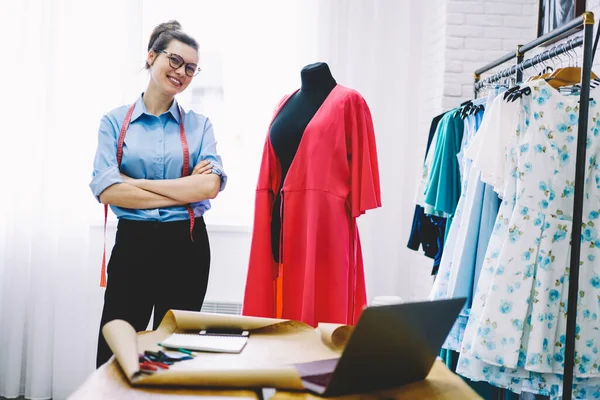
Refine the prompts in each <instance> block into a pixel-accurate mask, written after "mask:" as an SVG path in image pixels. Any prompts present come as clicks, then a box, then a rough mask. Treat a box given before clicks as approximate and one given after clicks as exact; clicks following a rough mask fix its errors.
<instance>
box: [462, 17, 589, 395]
mask: <svg viewBox="0 0 600 400" xmlns="http://www.w3.org/2000/svg"><path fill="white" fill-rule="evenodd" d="M581 29H583V35H582V36H579V37H577V38H575V39H574V40H570V41H569V42H568V43H566V44H565V43H563V44H561V45H558V46H556V47H554V48H553V49H552V50H548V51H545V52H543V53H542V54H540V55H537V56H534V57H533V58H531V59H529V60H526V61H523V58H524V55H525V53H526V52H528V51H530V50H532V49H535V48H536V47H538V46H540V45H543V44H545V43H548V42H549V41H551V40H557V39H562V38H564V37H567V36H570V35H572V34H573V33H574V32H576V31H579V30H581ZM593 33H594V14H593V13H591V12H585V13H583V14H582V15H581V16H579V17H577V18H575V19H573V20H572V21H571V22H569V23H567V24H565V25H563V26H561V27H559V28H557V29H555V30H553V31H551V32H549V33H547V34H545V35H543V36H540V37H539V38H537V39H535V40H533V41H531V42H529V43H527V44H525V45H523V46H518V47H517V50H516V52H512V53H508V54H506V55H504V56H503V57H500V58H498V59H497V60H495V61H493V62H491V63H489V64H487V65H485V66H483V67H481V68H479V69H477V70H475V82H474V85H473V87H474V92H475V93H474V96H475V98H477V92H478V91H479V90H480V89H481V88H483V87H484V86H485V85H486V84H489V83H493V82H497V81H499V80H501V79H503V78H508V77H512V76H514V77H515V78H516V80H517V82H521V81H522V78H523V75H522V73H523V70H524V69H526V68H530V67H533V66H535V65H537V64H540V63H541V62H543V61H545V60H548V59H550V58H552V57H555V56H557V55H560V54H563V53H565V52H567V51H569V50H571V49H573V48H575V47H579V46H583V63H582V67H581V91H580V99H579V104H580V107H579V122H578V129H577V153H576V159H575V163H576V164H575V195H574V200H573V202H574V203H573V230H572V232H571V255H570V276H569V296H568V307H567V332H566V344H565V367H564V378H563V400H571V399H572V385H573V366H574V362H575V328H576V319H577V296H578V291H579V261H580V251H581V223H582V213H583V197H584V196H583V195H584V192H583V189H584V188H583V186H584V183H585V161H586V141H587V131H588V114H589V113H588V112H589V101H590V75H591V70H592V61H593V54H594V52H595V48H596V46H597V42H596V43H595V44H594V43H593ZM515 58H516V64H515V65H513V66H512V67H510V68H507V69H505V70H502V71H500V72H498V73H496V74H495V75H492V76H491V77H489V78H486V79H485V80H483V81H481V80H480V76H481V74H483V73H485V72H487V71H489V70H491V69H493V68H495V67H497V66H499V65H501V64H504V63H505V62H508V61H511V60H513V59H515Z"/></svg>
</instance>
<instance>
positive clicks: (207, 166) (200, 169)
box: [192, 160, 212, 175]
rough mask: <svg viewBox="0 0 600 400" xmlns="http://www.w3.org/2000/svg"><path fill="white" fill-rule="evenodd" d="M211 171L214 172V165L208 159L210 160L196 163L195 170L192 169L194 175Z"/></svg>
mask: <svg viewBox="0 0 600 400" xmlns="http://www.w3.org/2000/svg"><path fill="white" fill-rule="evenodd" d="M211 173H212V165H211V163H210V161H208V160H204V161H200V162H199V163H198V164H196V166H195V167H194V170H193V171H192V175H201V174H211Z"/></svg>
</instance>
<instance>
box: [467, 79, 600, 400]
mask: <svg viewBox="0 0 600 400" xmlns="http://www.w3.org/2000/svg"><path fill="white" fill-rule="evenodd" d="M526 85H529V86H530V88H531V89H532V91H531V94H530V95H528V96H523V97H522V99H521V100H520V102H521V104H520V110H519V115H518V118H516V123H515V124H514V126H513V129H512V130H506V131H505V132H502V134H503V135H506V137H507V138H509V139H507V141H506V146H505V147H504V149H496V151H498V150H499V151H503V152H504V154H505V157H506V158H505V163H504V180H503V182H502V183H503V186H502V188H501V189H500V190H501V191H502V198H503V202H502V204H501V206H500V210H499V213H498V216H497V218H496V224H495V226H494V232H493V235H492V238H491V240H490V243H489V245H488V249H487V252H486V256H485V261H484V265H483V267H482V271H481V275H480V277H479V281H478V284H477V290H476V294H475V296H474V298H473V306H472V309H471V314H470V317H469V321H468V323H467V327H466V330H465V334H464V339H463V343H462V348H461V354H460V358H459V363H458V367H457V372H458V373H459V374H461V375H463V376H465V377H468V378H470V379H472V380H485V381H488V382H490V383H492V384H494V385H496V386H499V387H504V388H508V389H510V390H512V391H514V392H516V393H520V392H522V391H526V392H532V393H537V394H542V395H548V396H550V397H552V398H557V397H558V396H561V395H562V393H561V392H562V372H563V368H564V353H565V332H566V311H567V299H568V283H569V257H570V239H571V228H572V225H571V223H572V222H571V221H572V217H571V216H572V211H573V197H574V181H573V180H574V176H575V153H576V146H577V124H578V116H579V103H578V101H579V97H578V96H572V97H570V96H566V95H563V94H561V93H560V92H558V91H557V90H556V89H555V88H553V87H552V86H550V85H549V84H548V83H547V82H546V81H545V80H543V79H542V80H535V81H531V82H528V83H526ZM596 93H597V91H593V93H592V97H593V95H594V94H596ZM596 96H600V93H598V94H596ZM506 104H510V103H506ZM506 107H510V105H507V106H506ZM498 115H500V114H498ZM589 117H590V119H589V125H588V126H589V130H588V135H587V156H586V181H585V188H584V194H585V198H584V214H583V225H584V226H583V231H582V238H581V240H582V243H581V258H580V260H581V261H580V282H579V300H578V313H577V329H576V330H577V337H576V360H575V371H574V374H575V385H574V396H575V398H578V399H597V398H600V351H599V350H600V320H599V318H600V236H599V235H598V232H597V229H600V226H598V225H597V224H600V218H599V216H600V171H599V167H598V163H597V157H598V154H599V153H600V108H599V107H598V106H597V102H596V101H594V100H591V101H590V113H589ZM485 140H486V141H487V140H489V141H490V142H492V143H493V142H494V140H496V138H493V137H490V138H485ZM488 151H494V149H493V147H490V146H488ZM483 172H485V171H482V173H483ZM492 175H493V173H492Z"/></svg>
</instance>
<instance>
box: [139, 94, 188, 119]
mask: <svg viewBox="0 0 600 400" xmlns="http://www.w3.org/2000/svg"><path fill="white" fill-rule="evenodd" d="M143 95H144V93H142V94H141V95H140V96H139V97H138V99H137V100H136V102H135V108H134V110H133V114H132V115H131V122H133V121H135V120H136V119H138V118H139V117H140V116H141V115H142V114H148V115H150V113H149V112H148V110H146V105H145V104H144V99H143ZM177 108H178V103H177V99H173V103H172V104H171V107H170V108H169V110H168V111H167V112H168V113H171V115H172V116H173V118H174V119H175V121H177V123H179V110H178V109H177Z"/></svg>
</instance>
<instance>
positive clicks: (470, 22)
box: [442, 0, 600, 108]
mask: <svg viewBox="0 0 600 400" xmlns="http://www.w3.org/2000/svg"><path fill="white" fill-rule="evenodd" d="M598 1H600V0H598ZM448 12H449V13H450V12H451V13H454V14H452V16H453V17H452V18H456V20H457V21H464V23H458V24H457V25H453V26H451V25H449V26H448V29H447V38H446V49H445V51H446V62H451V63H452V67H453V69H452V71H448V70H446V74H445V77H444V91H443V93H444V97H443V99H442V104H443V105H444V106H445V107H447V108H450V107H456V106H458V105H459V104H460V103H462V102H463V101H465V100H466V99H469V98H472V97H473V75H474V72H475V69H476V68H479V67H481V66H483V65H485V64H486V63H488V62H490V61H492V60H494V59H496V58H498V57H500V56H502V55H504V54H506V52H508V51H512V50H516V48H517V45H519V44H523V43H526V42H528V41H531V40H533V39H535V36H536V30H537V0H495V1H494V0H491V1H487V0H474V1H461V0H448ZM463 13H464V14H463ZM450 15H451V14H449V15H448V21H451V18H450ZM461 17H464V19H461ZM459 44H462V47H461V46H459ZM507 66H508V64H507V65H504V66H503V67H504V68H505V67H507Z"/></svg>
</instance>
